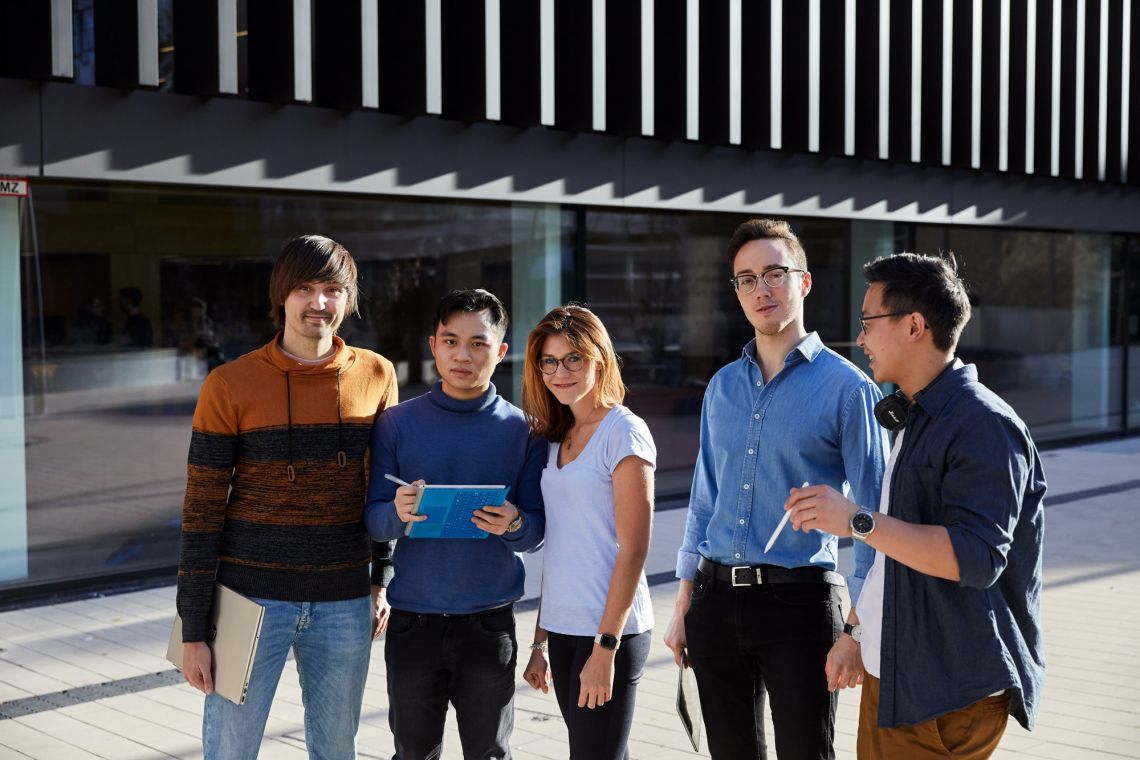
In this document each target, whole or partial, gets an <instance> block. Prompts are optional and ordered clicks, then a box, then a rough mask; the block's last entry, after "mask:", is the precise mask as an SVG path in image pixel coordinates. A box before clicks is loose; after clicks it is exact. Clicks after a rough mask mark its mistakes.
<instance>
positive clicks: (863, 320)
mask: <svg viewBox="0 0 1140 760" xmlns="http://www.w3.org/2000/svg"><path fill="white" fill-rule="evenodd" d="M910 313H911V312H909V311H892V312H890V313H889V314H872V315H871V316H869V317H859V327H860V329H862V331H863V334H864V335H866V334H867V323H868V322H870V321H871V320H872V319H883V318H884V317H905V316H906V315H907V314H910Z"/></svg>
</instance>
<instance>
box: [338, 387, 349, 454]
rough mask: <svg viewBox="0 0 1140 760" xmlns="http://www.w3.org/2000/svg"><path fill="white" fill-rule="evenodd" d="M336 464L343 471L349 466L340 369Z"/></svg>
mask: <svg viewBox="0 0 1140 760" xmlns="http://www.w3.org/2000/svg"><path fill="white" fill-rule="evenodd" d="M336 463H337V464H339V465H340V469H342V470H343V469H344V468H345V467H347V466H348V455H347V454H345V453H344V417H343V416H342V414H341V408H340V367H337V370H336Z"/></svg>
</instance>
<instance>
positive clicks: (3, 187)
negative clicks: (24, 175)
mask: <svg viewBox="0 0 1140 760" xmlns="http://www.w3.org/2000/svg"><path fill="white" fill-rule="evenodd" d="M4 195H16V196H19V197H21V198H23V197H27V195H28V180H26V179H16V178H15V177H0V196H4Z"/></svg>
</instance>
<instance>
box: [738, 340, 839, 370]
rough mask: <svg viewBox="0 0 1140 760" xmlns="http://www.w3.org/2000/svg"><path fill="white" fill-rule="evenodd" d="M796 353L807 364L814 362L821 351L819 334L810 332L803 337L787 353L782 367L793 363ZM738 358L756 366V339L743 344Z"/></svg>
mask: <svg viewBox="0 0 1140 760" xmlns="http://www.w3.org/2000/svg"><path fill="white" fill-rule="evenodd" d="M797 351H798V352H799V353H800V354H801V355H802V356H803V357H804V358H805V359H807V360H808V361H809V362H814V361H815V358H816V357H817V356H819V355H820V353H821V352H822V351H823V341H822V340H820V339H819V333H816V332H810V333H808V334H807V335H806V336H804V339H803V340H801V341H800V342H799V343H798V344H797V345H796V347H795V348H793V349H792V350H791V351H790V352H789V353H788V355H787V357H786V358H785V359H784V366H787V365H788V364H790V363H792V362H793V358H794V357H795V354H796V352H797ZM740 358H742V359H747V360H748V361H750V362H752V363H753V364H756V338H753V339H752V340H750V341H748V342H747V343H746V344H744V348H743V349H742V350H741V352H740Z"/></svg>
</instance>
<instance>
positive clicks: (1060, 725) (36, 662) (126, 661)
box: [0, 439, 1140, 760]
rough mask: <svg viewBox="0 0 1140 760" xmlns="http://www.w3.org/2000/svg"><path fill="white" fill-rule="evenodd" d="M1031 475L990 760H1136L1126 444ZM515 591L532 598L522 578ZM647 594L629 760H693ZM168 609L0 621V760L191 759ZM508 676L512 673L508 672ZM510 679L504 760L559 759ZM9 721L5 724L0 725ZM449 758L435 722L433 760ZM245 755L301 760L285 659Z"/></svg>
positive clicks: (377, 707)
mask: <svg viewBox="0 0 1140 760" xmlns="http://www.w3.org/2000/svg"><path fill="white" fill-rule="evenodd" d="M1045 467H1046V477H1047V478H1048V479H1049V482H1050V497H1051V498H1050V499H1049V500H1048V501H1047V505H1048V507H1047V511H1046V554H1045V593H1044V601H1043V606H1044V618H1045V621H1044V622H1045V637H1046V638H1045V640H1046V653H1047V657H1048V676H1047V682H1046V687H1045V694H1044V702H1043V706H1042V711H1041V715H1040V718H1039V724H1038V727H1037V728H1036V730H1034V731H1033V732H1032V733H1029V732H1026V731H1024V730H1023V729H1021V728H1020V727H1019V726H1017V725H1016V724H1012V723H1011V725H1010V728H1009V729H1008V731H1007V732H1006V735H1005V737H1004V739H1003V740H1002V743H1001V747H1000V749H999V751H998V754H997V757H1000V758H1009V759H1017V760H1030V759H1032V758H1051V759H1053V760H1071V759H1072V760H1084V759H1085V758H1140V692H1138V691H1137V689H1136V688H1135V687H1136V684H1137V683H1138V682H1140V659H1138V658H1137V656H1136V650H1137V646H1136V645H1135V643H1134V642H1135V641H1137V640H1138V639H1140V551H1138V548H1137V544H1138V541H1140V439H1130V440H1125V441H1118V442H1113V443H1108V444H1098V445H1095V446H1086V447H1081V448H1073V449H1065V450H1060V451H1054V452H1048V453H1047V454H1046V455H1045ZM683 520H684V511H683V510H680V509H677V510H667V511H660V512H658V514H657V515H656V519H655V525H654V541H653V549H652V550H651V553H650V559H649V566H648V571H649V573H650V574H651V575H652V574H657V573H663V572H666V571H668V570H669V569H670V568H671V566H672V558H673V552H674V551H675V549H676V545H677V541H678V539H679V536H680V533H681V528H682V526H683ZM848 552H849V550H845V551H844V554H845V555H846V554H847V553H848ZM844 559H847V557H846V556H845V557H844ZM528 564H532V565H533V564H534V563H533V562H531V563H528ZM535 575H537V573H535ZM528 588H529V589H531V593H533V589H534V588H535V584H534V583H533V579H532V583H528ZM652 591H653V599H654V604H655V611H656V614H657V623H658V626H657V631H656V632H655V634H654V637H655V642H654V649H653V651H652V653H651V655H650V661H649V668H648V670H647V672H646V675H645V678H644V679H643V681H642V686H641V690H640V692H639V695H638V706H637V714H636V723H635V726H634V730H633V737H632V740H631V746H630V750H631V751H630V754H631V756H632V757H633V758H640V759H642V760H650V759H652V760H672V759H673V758H692V757H696V756H698V755H697V754H696V753H693V752H692V751H691V750H690V749H689V748H688V743H687V740H686V739H685V737H684V735H683V734H682V732H681V729H680V724H679V723H678V720H677V717H676V714H675V712H674V709H673V695H674V689H675V684H676V680H675V679H676V670H675V668H674V666H673V660H672V656H671V654H670V653H669V651H668V650H667V649H666V648H665V646H664V644H663V643H662V642H661V636H662V632H663V631H664V627H665V624H666V622H667V620H668V616H669V613H670V610H671V608H672V601H673V597H674V594H675V592H676V584H675V583H671V582H666V583H662V584H660V585H657V586H654V587H653V589H652ZM173 606H174V589H173V587H168V588H161V589H155V590H151V591H141V592H136V593H132V594H124V595H119V596H113V597H107V598H102V599H93V600H86V601H78V602H70V603H66V604H59V605H55V606H50V607H37V608H31V609H24V610H18V611H14V612H7V613H2V614H0V758H9V757H12V758H24V757H31V758H42V759H44V760H58V759H61V758H111V759H113V760H144V759H146V760H149V759H150V758H164V757H176V758H194V757H200V756H201V748H200V742H199V728H200V722H201V706H202V700H201V697H200V696H199V695H198V694H197V693H196V692H194V691H193V690H192V689H191V688H190V687H189V686H186V685H185V684H175V685H171V684H170V683H169V679H170V674H169V670H170V666H169V664H168V663H167V662H166V661H165V660H164V659H163V653H164V651H165V646H166V639H167V636H168V634H169V630H170V628H169V626H170V621H171V618H172V617H173ZM534 617H535V614H534V612H523V613H520V614H519V621H518V626H519V639H520V641H521V642H523V643H524V644H525V643H527V642H529V641H530V632H531V630H532V629H533V626H534ZM380 646H381V645H377V647H376V649H375V650H374V653H373V660H372V666H371V668H370V673H369V680H368V689H367V691H366V693H365V697H364V711H363V721H362V729H361V732H360V742H359V747H360V756H361V757H364V758H388V757H391V753H392V741H391V736H390V734H389V733H388V728H387V699H386V696H385V688H384V662H383V653H382V650H381V648H380ZM524 665H525V663H520V664H519V671H520V674H521V670H522V667H523V666H524ZM154 674H165V675H164V676H161V677H160V676H155V675H154ZM108 682H110V685H107V686H100V684H106V683H108ZM519 683H520V688H519V691H518V698H517V700H516V705H517V714H516V728H515V733H514V739H513V742H512V745H513V747H514V749H515V757H516V758H518V760H535V759H537V758H566V757H567V756H568V752H567V745H566V732H565V727H564V725H563V723H562V720H561V718H560V716H559V715H558V708H557V706H556V705H555V703H554V698H553V694H550V695H542V694H539V693H536V692H533V691H532V690H531V689H530V688H529V687H527V686H525V685H524V684H523V683H522V681H521V679H520V681H519ZM140 687H149V688H140ZM61 692H66V693H62V694H61ZM858 696H859V695H858V692H857V691H847V692H844V693H843V694H842V695H841V697H840V706H839V718H838V722H837V742H836V747H837V750H838V754H839V756H840V757H841V758H854V756H855V752H854V747H855V726H856V714H857V709H858ZM36 697H39V699H36ZM16 713H21V714H19V715H17V717H10V718H4V717H2V715H6V714H13V715H14V714H16ZM701 754H702V755H704V754H706V753H701ZM460 756H461V754H460V752H459V742H458V736H457V734H456V733H455V728H454V721H453V720H450V719H449V723H448V729H447V738H446V740H445V752H444V757H445V758H459V757H460ZM772 756H773V757H774V756H775V753H772ZM261 757H262V758H304V757H306V753H305V750H304V736H303V729H302V710H301V699H300V690H299V689H298V687H297V674H296V669H295V668H294V667H293V666H292V663H290V665H289V666H288V667H287V668H286V672H285V674H284V676H283V678H282V682H281V686H280V688H279V690H278V695H277V700H276V702H275V704H274V708H273V711H272V713H271V714H270V718H269V725H268V726H267V729H266V741H265V743H264V744H263V748H262V752H261Z"/></svg>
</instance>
